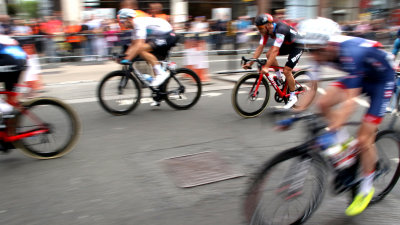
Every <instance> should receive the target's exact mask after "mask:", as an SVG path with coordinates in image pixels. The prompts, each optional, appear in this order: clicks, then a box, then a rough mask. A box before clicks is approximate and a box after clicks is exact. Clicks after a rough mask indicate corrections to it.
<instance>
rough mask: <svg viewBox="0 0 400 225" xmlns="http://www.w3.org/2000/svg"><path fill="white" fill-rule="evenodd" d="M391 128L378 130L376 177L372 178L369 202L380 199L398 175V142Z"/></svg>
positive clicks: (399, 146) (387, 192)
mask: <svg viewBox="0 0 400 225" xmlns="http://www.w3.org/2000/svg"><path fill="white" fill-rule="evenodd" d="M399 140H400V139H399V136H398V135H397V133H396V132H395V131H393V130H383V131H379V132H378V134H377V135H376V140H375V146H376V150H377V153H378V163H377V169H376V177H375V180H374V188H375V195H374V197H373V198H372V200H371V203H377V202H379V201H381V200H382V199H383V198H384V197H385V196H386V195H387V194H389V192H390V191H391V190H392V189H393V187H394V186H395V185H396V183H397V181H398V179H399V176H400V164H399V159H400V142H399Z"/></svg>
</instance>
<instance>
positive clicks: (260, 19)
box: [254, 13, 274, 26]
mask: <svg viewBox="0 0 400 225" xmlns="http://www.w3.org/2000/svg"><path fill="white" fill-rule="evenodd" d="M273 21H274V18H273V17H272V16H271V15H270V14H268V13H264V14H260V15H258V16H257V17H256V19H255V20H254V22H255V24H256V26H261V25H264V24H266V23H272V22H273Z"/></svg>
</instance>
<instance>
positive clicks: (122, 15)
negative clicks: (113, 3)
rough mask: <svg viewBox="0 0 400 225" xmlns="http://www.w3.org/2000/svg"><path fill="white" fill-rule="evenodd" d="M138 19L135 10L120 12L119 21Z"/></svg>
mask: <svg viewBox="0 0 400 225" xmlns="http://www.w3.org/2000/svg"><path fill="white" fill-rule="evenodd" d="M135 17H136V12H135V10H133V9H127V8H125V9H121V10H119V11H118V18H119V19H129V18H135Z"/></svg>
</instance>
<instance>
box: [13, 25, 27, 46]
mask: <svg viewBox="0 0 400 225" xmlns="http://www.w3.org/2000/svg"><path fill="white" fill-rule="evenodd" d="M11 34H12V35H13V36H16V37H15V40H17V41H18V42H19V44H20V45H21V46H24V45H27V44H31V37H29V36H30V35H31V34H32V30H31V28H30V27H29V26H27V25H26V24H25V21H24V20H20V19H17V20H14V27H12V28H11Z"/></svg>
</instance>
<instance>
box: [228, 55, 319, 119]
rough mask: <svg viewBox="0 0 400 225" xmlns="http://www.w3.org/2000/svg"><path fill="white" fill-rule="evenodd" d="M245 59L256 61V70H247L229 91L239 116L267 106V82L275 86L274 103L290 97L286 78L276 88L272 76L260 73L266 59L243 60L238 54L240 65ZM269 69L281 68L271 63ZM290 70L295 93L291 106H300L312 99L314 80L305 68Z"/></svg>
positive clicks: (274, 79)
mask: <svg viewBox="0 0 400 225" xmlns="http://www.w3.org/2000/svg"><path fill="white" fill-rule="evenodd" d="M249 61H253V62H257V67H258V73H248V74H245V75H244V76H242V77H241V78H240V79H239V80H238V81H237V83H236V85H235V87H234V88H233V91H232V105H233V108H234V109H235V111H236V112H237V113H238V114H239V115H240V116H242V117H245V118H251V117H256V116H258V115H260V114H261V113H262V112H263V111H264V110H265V109H266V108H267V105H268V102H269V98H270V89H269V84H268V82H269V83H270V84H271V85H272V87H273V88H274V89H275V95H274V99H275V101H276V102H279V103H281V102H284V103H285V104H286V103H287V101H288V100H289V97H290V94H289V88H288V83H287V82H286V81H285V82H284V83H283V84H282V86H281V87H279V86H278V84H277V82H276V76H272V75H270V74H264V73H263V72H262V70H261V69H262V67H263V66H264V65H265V64H266V63H267V60H266V59H246V58H245V57H242V64H243V63H247V62H249ZM271 68H273V69H279V70H283V67H280V66H271ZM294 71H295V72H294V74H293V77H294V79H295V81H296V89H295V93H296V95H297V98H298V102H297V103H296V105H295V106H294V108H300V109H304V108H306V107H307V106H309V105H310V104H311V102H312V100H313V99H314V96H315V93H316V90H317V82H316V81H313V80H312V78H311V76H310V73H309V71H308V70H306V69H302V70H294Z"/></svg>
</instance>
